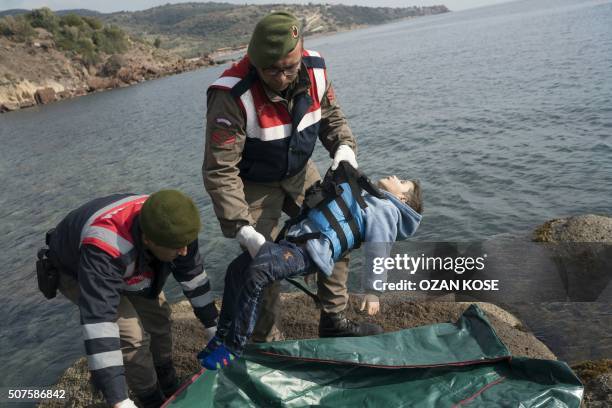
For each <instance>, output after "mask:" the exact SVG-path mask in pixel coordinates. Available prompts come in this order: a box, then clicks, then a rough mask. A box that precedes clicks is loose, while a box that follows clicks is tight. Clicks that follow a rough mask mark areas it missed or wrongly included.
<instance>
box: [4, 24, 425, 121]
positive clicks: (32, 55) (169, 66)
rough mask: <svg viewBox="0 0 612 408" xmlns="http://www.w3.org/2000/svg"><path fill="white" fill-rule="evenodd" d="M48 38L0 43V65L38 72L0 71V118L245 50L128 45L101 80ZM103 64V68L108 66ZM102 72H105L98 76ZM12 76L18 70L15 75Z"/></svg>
mask: <svg viewBox="0 0 612 408" xmlns="http://www.w3.org/2000/svg"><path fill="white" fill-rule="evenodd" d="M418 17H421V16H416V17H414V16H411V17H403V18H399V19H396V20H393V21H388V22H385V23H383V24H356V25H353V26H350V27H343V28H339V29H336V30H334V31H325V32H315V33H312V34H310V35H306V37H305V38H306V40H308V39H313V38H321V37H327V36H331V35H334V34H340V33H345V32H349V31H355V30H360V29H364V28H369V27H374V26H378V25H385V24H393V23H398V22H400V21H406V20H412V19H415V18H418ZM48 35H49V33H47V32H46V31H44V30H38V38H36V39H34V40H33V41H32V42H31V43H30V44H26V43H14V42H12V41H9V40H7V39H5V38H2V37H0V60H2V59H3V58H7V60H8V58H9V57H11V55H10V54H11V53H14V55H13V56H14V57H15V58H14V59H15V60H16V61H20V60H21V61H22V64H23V66H26V67H39V69H38V71H37V72H32V74H31V75H29V76H30V77H37V78H38V79H39V80H37V81H32V80H29V79H26V78H25V76H24V77H22V78H21V80H17V81H16V80H12V81H11V80H10V79H8V78H9V76H11V74H10V73H7V74H5V78H7V79H8V81H7V80H4V81H3V78H2V71H3V70H2V68H3V67H2V66H0V113H5V112H11V111H16V110H21V109H26V108H30V107H33V106H36V105H46V104H49V103H52V102H57V101H60V100H64V99H72V98H76V97H79V96H83V95H88V94H92V93H95V92H101V91H107V90H112V89H116V88H125V87H128V86H131V85H136V84H138V83H141V82H145V81H150V80H155V79H160V78H164V77H167V76H171V75H176V74H180V73H183V72H190V71H195V70H198V69H201V68H209V67H212V66H216V65H221V64H225V63H227V62H229V61H235V60H237V59H239V58H241V55H240V56H238V55H237V54H240V53H246V49H247V44H243V45H240V46H235V47H223V48H219V49H217V50H215V51H213V52H211V53H210V54H208V55H206V56H204V57H197V58H187V59H185V58H179V57H176V56H172V55H170V53H169V52H167V51H163V50H156V49H153V48H152V47H150V46H144V45H143V44H139V43H137V42H134V41H132V48H131V49H130V52H128V53H125V54H123V55H119V56H117V58H119V59H124V60H128V62H127V63H125V65H124V66H121V68H120V69H118V70H117V71H115V72H113V73H112V75H108V76H107V75H105V76H101V75H98V73H95V74H93V75H92V74H90V73H89V72H88V70H87V68H85V67H83V66H81V65H80V62H79V61H78V58H75V57H73V58H71V59H69V58H67V57H66V56H65V55H64V54H63V53H62V52H60V51H59V50H57V49H55V46H54V44H50V42H49V38H48ZM158 54H159V55H158ZM113 57H115V56H111V57H109V59H108V61H110V59H111V58H113ZM108 61H107V63H106V64H104V65H108ZM18 63H19V62H18ZM49 66H56V67H57V72H53V71H51V70H46V71H45V69H46V68H41V67H49ZM103 69H104V67H102V69H101V70H103ZM15 71H18V70H17V69H15ZM32 71H34V69H32ZM89 71H91V69H90V70H89ZM41 77H42V80H41V79H40V78H41Z"/></svg>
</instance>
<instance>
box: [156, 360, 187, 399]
mask: <svg viewBox="0 0 612 408" xmlns="http://www.w3.org/2000/svg"><path fill="white" fill-rule="evenodd" d="M155 372H156V373H157V381H158V382H159V386H160V387H161V390H162V392H163V393H164V395H165V396H166V398H170V397H171V396H172V395H173V394H174V393H175V392H176V391H177V390H178V389H179V387H180V386H181V383H179V381H178V378H176V370H175V369H174V364H173V363H172V361H170V362H169V363H166V364H164V365H161V366H155Z"/></svg>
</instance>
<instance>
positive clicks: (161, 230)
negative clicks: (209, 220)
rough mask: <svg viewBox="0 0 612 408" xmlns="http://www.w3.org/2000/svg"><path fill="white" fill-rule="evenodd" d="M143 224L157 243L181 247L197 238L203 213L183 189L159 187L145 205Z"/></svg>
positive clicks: (142, 212)
mask: <svg viewBox="0 0 612 408" xmlns="http://www.w3.org/2000/svg"><path fill="white" fill-rule="evenodd" d="M140 227H141V228H142V232H144V234H145V235H146V237H147V238H148V239H150V240H151V241H153V242H154V243H155V244H157V245H159V246H163V247H166V248H173V249H178V248H182V247H184V246H187V245H189V244H190V243H192V242H193V241H195V240H196V239H197V238H198V232H200V227H201V224H200V213H199V212H198V208H197V207H196V205H195V204H194V202H193V201H192V200H191V198H189V197H187V196H186V195H185V194H183V193H181V192H180V191H177V190H160V191H158V192H157V193H154V194H151V195H150V196H149V198H148V199H147V200H146V201H145V203H144V204H143V205H142V209H141V210H140Z"/></svg>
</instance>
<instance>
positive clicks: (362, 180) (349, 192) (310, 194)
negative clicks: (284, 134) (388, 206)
mask: <svg viewBox="0 0 612 408" xmlns="http://www.w3.org/2000/svg"><path fill="white" fill-rule="evenodd" d="M363 190H366V191H367V192H368V193H370V194H372V195H373V196H375V197H377V198H380V199H385V195H384V194H383V193H381V192H380V190H379V189H378V188H377V187H376V186H374V184H373V183H372V182H371V181H370V180H369V179H368V178H367V177H366V176H365V175H364V174H362V173H361V172H359V171H358V170H356V169H354V168H353V167H351V165H350V164H348V163H347V162H340V165H339V166H338V168H337V169H336V170H335V171H331V170H329V171H328V172H327V174H326V175H325V178H324V179H323V181H321V182H318V183H317V184H315V185H313V186H312V187H310V188H309V189H308V190H307V191H306V197H305V198H304V207H303V210H302V214H301V215H300V216H299V217H297V218H296V219H293V220H290V221H289V222H288V223H287V228H288V227H289V226H290V225H293V224H296V223H298V222H300V221H301V220H303V219H305V218H307V219H309V220H310V221H311V222H312V223H313V224H314V225H315V229H316V230H317V232H315V233H309V234H304V235H301V236H297V237H288V238H287V239H288V240H289V241H292V242H303V241H306V240H309V239H314V238H320V236H321V235H324V236H325V237H326V238H327V239H328V240H329V242H330V243H331V246H332V258H333V260H334V262H336V261H338V260H339V259H341V258H342V257H343V256H344V255H345V254H346V253H347V252H348V251H350V250H352V249H355V248H359V246H360V245H361V242H362V241H363V237H364V233H365V223H364V220H363V210H365V208H366V207H367V204H366V202H365V200H364V199H363V197H362V192H363Z"/></svg>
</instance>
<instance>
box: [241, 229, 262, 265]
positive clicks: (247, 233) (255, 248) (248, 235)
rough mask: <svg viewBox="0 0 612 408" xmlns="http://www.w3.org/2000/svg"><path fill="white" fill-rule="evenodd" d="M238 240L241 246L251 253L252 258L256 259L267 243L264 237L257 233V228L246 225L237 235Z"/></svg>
mask: <svg viewBox="0 0 612 408" xmlns="http://www.w3.org/2000/svg"><path fill="white" fill-rule="evenodd" d="M236 238H238V242H240V245H242V246H243V247H245V248H246V249H247V250H248V251H249V254H251V258H255V256H256V255H257V253H258V252H259V248H261V246H262V245H263V244H264V242H266V239H265V238H264V236H263V235H261V234H260V233H259V232H257V231H255V228H253V227H252V226H250V225H245V226H244V227H242V228H240V229H239V230H238V233H237V234H236Z"/></svg>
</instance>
